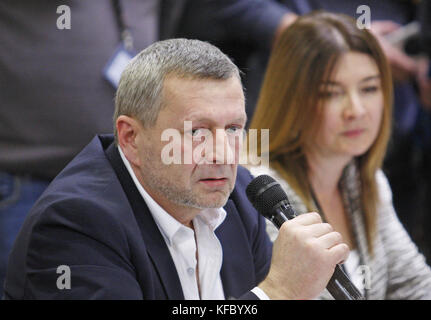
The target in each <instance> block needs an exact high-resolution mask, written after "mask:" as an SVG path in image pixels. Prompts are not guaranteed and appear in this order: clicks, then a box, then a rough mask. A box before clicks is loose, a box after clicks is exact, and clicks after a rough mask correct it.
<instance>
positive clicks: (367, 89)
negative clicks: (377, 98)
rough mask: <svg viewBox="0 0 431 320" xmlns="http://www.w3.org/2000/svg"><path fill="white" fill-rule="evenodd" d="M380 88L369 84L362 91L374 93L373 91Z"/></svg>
mask: <svg viewBox="0 0 431 320" xmlns="http://www.w3.org/2000/svg"><path fill="white" fill-rule="evenodd" d="M378 89H379V87H377V86H369V87H365V88H362V92H364V93H373V92H376V91H377V90H378Z"/></svg>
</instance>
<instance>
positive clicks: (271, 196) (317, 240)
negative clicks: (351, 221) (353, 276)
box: [246, 175, 363, 300]
mask: <svg viewBox="0 0 431 320" xmlns="http://www.w3.org/2000/svg"><path fill="white" fill-rule="evenodd" d="M246 193H247V197H248V198H249V200H250V202H251V203H252V204H253V206H254V207H255V208H256V209H257V211H258V212H259V213H261V214H262V215H264V216H265V217H266V218H268V219H269V220H271V221H272V222H273V223H274V224H275V226H276V227H277V228H279V235H278V237H277V239H276V240H275V242H274V248H273V256H272V261H271V267H270V270H269V273H268V276H267V277H266V279H265V280H264V281H263V282H262V283H261V284H259V287H260V288H261V289H262V290H264V291H265V292H266V294H267V295H268V296H269V297H270V298H271V299H296V300H297V299H301V300H302V299H314V298H315V297H317V296H318V295H319V294H320V293H321V292H322V291H323V289H324V288H325V286H326V287H327V289H328V291H329V292H330V293H331V295H332V296H333V297H334V298H335V299H342V300H362V299H363V297H362V295H361V293H360V292H359V291H358V289H357V288H356V287H355V286H354V285H353V284H352V283H351V281H350V280H349V278H348V277H347V275H346V274H345V273H344V272H343V270H342V269H341V268H340V266H338V264H339V263H341V262H342V261H344V260H346V259H347V257H348V255H349V248H348V246H347V245H346V244H345V243H343V242H342V238H341V235H340V234H339V233H338V232H335V231H334V230H333V229H332V227H331V226H330V225H329V224H327V223H322V219H321V217H320V215H319V214H317V213H315V212H312V213H305V214H301V215H299V216H296V214H295V212H294V211H293V209H292V207H291V206H290V204H289V201H288V199H287V195H286V193H285V192H284V191H283V190H282V188H281V186H280V185H279V184H278V183H277V182H276V181H275V180H274V179H273V178H271V177H270V176H267V175H262V176H259V177H257V178H255V179H254V180H253V181H252V182H251V183H250V184H249V185H248V187H247V190H246Z"/></svg>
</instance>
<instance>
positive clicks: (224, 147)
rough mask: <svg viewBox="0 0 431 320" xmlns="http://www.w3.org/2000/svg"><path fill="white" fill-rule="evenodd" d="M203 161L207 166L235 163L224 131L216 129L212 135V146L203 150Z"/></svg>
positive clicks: (233, 154)
mask: <svg viewBox="0 0 431 320" xmlns="http://www.w3.org/2000/svg"><path fill="white" fill-rule="evenodd" d="M205 160H206V162H207V163H208V164H233V163H235V152H234V150H233V147H232V146H231V145H230V142H229V137H228V136H227V134H226V131H225V130H220V129H218V130H216V132H215V134H214V133H213V139H212V146H210V145H208V148H205Z"/></svg>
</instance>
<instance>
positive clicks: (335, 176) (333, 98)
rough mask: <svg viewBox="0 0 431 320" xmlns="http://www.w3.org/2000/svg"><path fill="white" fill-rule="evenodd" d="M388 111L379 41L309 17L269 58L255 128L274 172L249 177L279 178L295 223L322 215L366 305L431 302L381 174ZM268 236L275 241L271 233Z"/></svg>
mask: <svg viewBox="0 0 431 320" xmlns="http://www.w3.org/2000/svg"><path fill="white" fill-rule="evenodd" d="M391 105H392V79H391V74H390V69H389V66H388V63H387V61H386V58H385V55H384V53H383V51H382V50H381V48H380V46H379V44H378V42H377V41H376V39H375V38H374V37H373V36H372V34H371V33H370V32H369V31H368V30H366V29H359V28H358V27H357V26H356V23H355V21H354V20H353V19H352V18H350V17H348V16H344V15H337V14H331V13H325V12H315V13H312V14H310V15H306V16H303V17H301V18H299V19H298V20H297V21H296V22H295V23H294V24H293V25H292V26H290V27H289V28H288V29H287V30H286V31H285V32H284V33H283V34H282V35H281V36H280V38H279V40H278V42H277V44H276V46H275V48H274V50H273V52H272V55H271V58H270V61H269V64H268V67H267V72H266V75H265V78H264V82H263V86H262V89H261V93H260V97H259V101H258V105H257V108H256V111H255V114H254V116H253V119H252V122H251V125H250V128H251V129H269V130H270V131H269V132H270V139H269V141H270V142H269V148H268V149H269V159H270V161H269V168H268V167H263V166H260V167H254V168H253V167H252V168H250V169H251V171H252V173H253V174H254V175H260V174H269V175H272V176H273V177H274V178H276V179H277V180H278V181H279V182H280V184H281V185H282V186H283V188H284V189H285V191H286V193H287V195H288V196H289V200H290V202H291V204H292V205H293V206H294V207H295V209H296V211H297V212H298V213H303V212H309V211H317V212H319V213H320V215H321V216H322V218H323V219H325V220H326V221H327V222H328V223H329V224H330V225H331V226H332V227H333V228H334V229H335V231H338V232H339V233H340V234H341V235H342V237H343V240H344V241H345V242H346V243H347V244H348V245H349V247H350V249H351V254H350V256H349V259H348V260H347V261H346V262H345V264H344V267H345V269H346V271H347V273H348V274H349V276H350V277H351V278H352V280H353V281H354V283H355V284H356V285H357V286H358V287H359V288H360V289H361V290H362V291H363V293H364V295H365V296H366V298H368V299H391V298H392V299H394V298H400V299H418V298H428V299H429V298H431V270H430V268H429V267H428V266H427V265H426V263H425V262H424V259H423V256H422V255H421V254H420V253H418V251H417V248H416V246H415V245H414V244H413V243H412V242H411V240H410V238H409V236H408V234H407V233H406V231H405V230H404V228H403V227H402V225H401V223H400V222H399V221H398V219H397V216H396V213H395V211H394V209H393V205H392V194H391V189H390V186H389V184H388V182H387V180H386V177H385V176H384V174H383V172H382V171H381V170H380V167H381V165H382V162H383V159H384V156H385V152H386V146H387V144H388V140H389V136H390V127H391V118H392V114H391ZM258 136H259V135H258ZM268 232H269V234H270V236H271V237H272V239H274V238H275V236H276V234H277V231H276V229H275V228H273V227H272V226H271V225H270V224H268ZM328 297H329V294H328V293H327V292H323V293H322V295H321V298H328Z"/></svg>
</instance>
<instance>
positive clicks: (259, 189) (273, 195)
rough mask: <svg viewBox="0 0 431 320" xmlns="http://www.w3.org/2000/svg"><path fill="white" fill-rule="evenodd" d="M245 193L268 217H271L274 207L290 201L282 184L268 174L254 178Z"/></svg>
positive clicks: (260, 211)
mask: <svg viewBox="0 0 431 320" xmlns="http://www.w3.org/2000/svg"><path fill="white" fill-rule="evenodd" d="M245 193H246V194H247V198H248V200H250V202H251V203H252V204H253V206H254V207H255V208H256V210H257V211H258V212H259V213H260V214H262V215H263V216H265V217H266V218H268V219H270V218H271V216H272V214H273V212H274V211H273V209H274V207H275V206H277V205H278V204H279V203H280V202H282V201H286V202H287V203H289V200H288V198H287V195H286V193H285V192H284V190H283V189H282V188H281V186H280V184H279V183H278V182H277V181H275V179H274V178H272V177H270V176H268V175H261V176H258V177H256V178H254V179H253V180H252V181H251V182H250V183H249V185H248V186H247V188H246V190H245Z"/></svg>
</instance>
